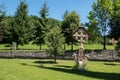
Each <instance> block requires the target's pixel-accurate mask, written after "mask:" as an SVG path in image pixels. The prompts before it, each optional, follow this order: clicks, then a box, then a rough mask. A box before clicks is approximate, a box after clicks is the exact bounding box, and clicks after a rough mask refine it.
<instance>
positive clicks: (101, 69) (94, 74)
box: [0, 59, 120, 80]
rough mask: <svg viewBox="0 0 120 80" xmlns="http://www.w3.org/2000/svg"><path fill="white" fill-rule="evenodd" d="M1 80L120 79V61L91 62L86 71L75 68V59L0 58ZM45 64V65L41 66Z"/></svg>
mask: <svg viewBox="0 0 120 80" xmlns="http://www.w3.org/2000/svg"><path fill="white" fill-rule="evenodd" d="M0 64H1V65H0V80H98V79H102V80H105V79H107V80H108V79H109V80H110V79H111V80H119V79H120V63H117V62H91V61H89V63H88V65H87V68H86V71H78V70H73V69H72V67H73V66H74V61H70V60H58V64H53V63H52V62H51V60H49V61H47V60H34V59H0ZM42 64H43V66H44V67H41V65H42Z"/></svg>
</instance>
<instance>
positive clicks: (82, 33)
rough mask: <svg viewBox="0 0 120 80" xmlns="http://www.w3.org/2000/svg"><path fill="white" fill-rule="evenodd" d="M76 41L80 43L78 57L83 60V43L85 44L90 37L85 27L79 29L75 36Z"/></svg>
mask: <svg viewBox="0 0 120 80" xmlns="http://www.w3.org/2000/svg"><path fill="white" fill-rule="evenodd" d="M73 36H74V37H75V39H76V40H77V41H78V42H79V43H80V47H79V52H78V57H80V58H83V57H85V56H84V53H83V49H84V47H83V43H84V42H85V40H86V39H88V37H89V35H88V32H87V31H86V30H85V28H84V27H79V28H78V29H77V30H76V31H75V32H74V34H73Z"/></svg>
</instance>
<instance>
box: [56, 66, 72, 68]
mask: <svg viewBox="0 0 120 80" xmlns="http://www.w3.org/2000/svg"><path fill="white" fill-rule="evenodd" d="M55 66H56V67H61V68H73V66H65V65H55Z"/></svg>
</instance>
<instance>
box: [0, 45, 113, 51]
mask: <svg viewBox="0 0 120 80" xmlns="http://www.w3.org/2000/svg"><path fill="white" fill-rule="evenodd" d="M114 47H115V46H113V45H107V46H106V48H107V49H109V50H114ZM78 48H79V45H74V50H76V49H78ZM8 49H10V47H9V45H8V44H0V51H2V50H3V51H4V50H8ZM19 49H20V50H39V46H38V45H33V44H27V45H24V46H21V45H19ZM42 49H47V46H46V45H42ZM84 49H91V50H100V49H103V45H101V44H84ZM66 50H71V45H66Z"/></svg>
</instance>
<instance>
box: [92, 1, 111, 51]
mask: <svg viewBox="0 0 120 80" xmlns="http://www.w3.org/2000/svg"><path fill="white" fill-rule="evenodd" d="M111 10H112V0H97V2H94V3H93V5H92V11H93V13H94V15H95V20H96V21H97V22H98V26H99V28H100V31H101V35H102V36H103V49H106V36H107V32H108V30H109V29H108V28H109V25H108V23H109V19H110V13H111Z"/></svg>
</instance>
